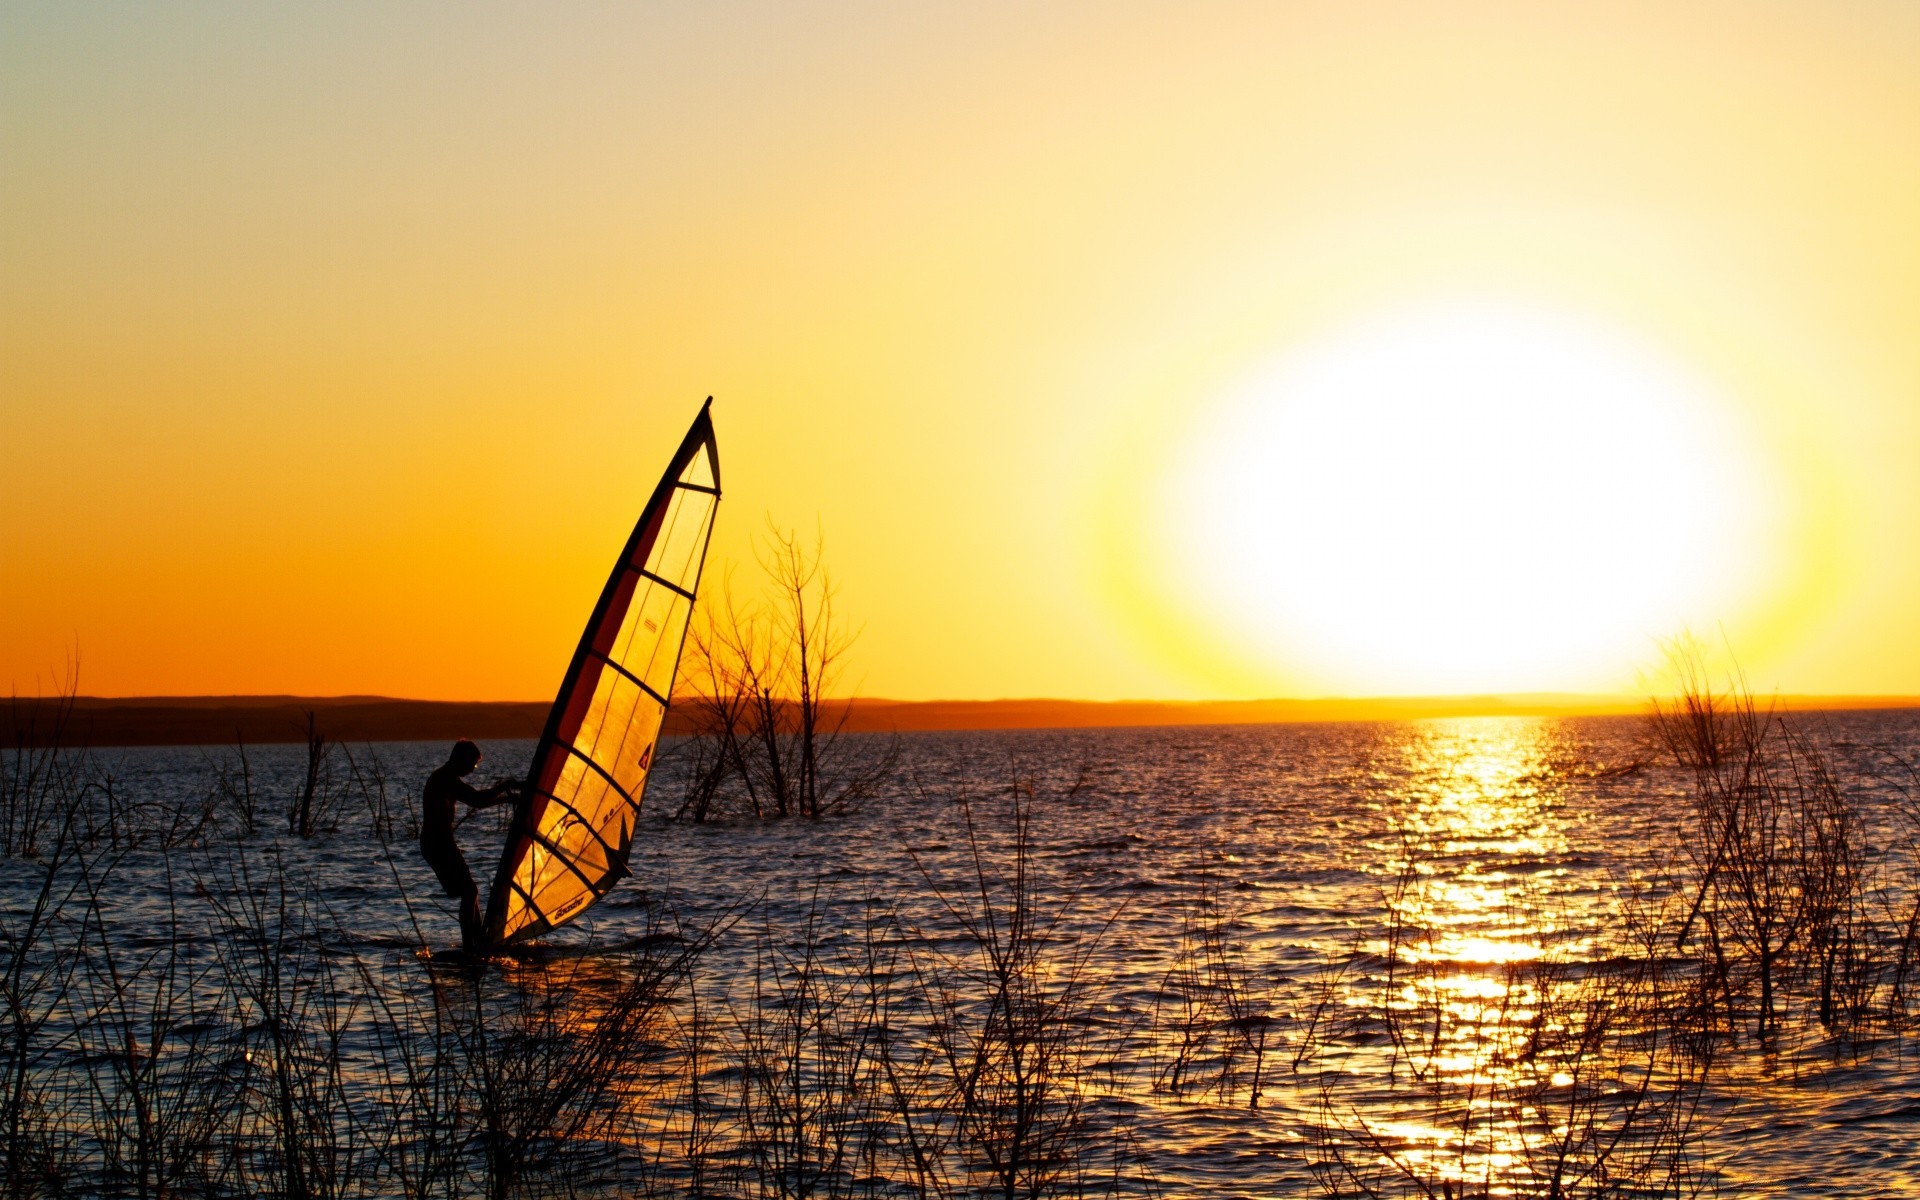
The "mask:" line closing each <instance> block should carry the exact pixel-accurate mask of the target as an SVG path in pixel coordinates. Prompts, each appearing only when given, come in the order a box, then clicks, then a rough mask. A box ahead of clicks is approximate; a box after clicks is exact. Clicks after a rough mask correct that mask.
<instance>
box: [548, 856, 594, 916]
mask: <svg viewBox="0 0 1920 1200" xmlns="http://www.w3.org/2000/svg"><path fill="white" fill-rule="evenodd" d="M532 896H533V902H534V904H535V905H536V906H538V907H539V909H540V911H541V912H543V913H545V914H547V919H548V920H549V921H552V922H553V923H554V924H556V925H557V924H559V923H560V922H562V921H564V920H566V919H567V918H568V917H571V916H573V915H574V914H575V913H577V912H579V911H580V909H582V908H584V907H586V906H587V905H588V904H591V903H592V902H593V901H595V900H598V899H599V898H600V893H599V891H597V890H595V889H593V888H590V887H588V886H587V885H586V884H585V883H583V882H581V879H580V877H579V876H578V875H575V874H574V873H573V872H572V871H569V870H567V868H566V867H565V866H564V865H563V864H561V863H560V862H558V861H554V862H552V864H551V867H550V870H549V873H548V875H547V876H546V877H545V878H543V879H541V880H540V881H539V884H538V886H536V887H535V888H534V890H533V892H532Z"/></svg>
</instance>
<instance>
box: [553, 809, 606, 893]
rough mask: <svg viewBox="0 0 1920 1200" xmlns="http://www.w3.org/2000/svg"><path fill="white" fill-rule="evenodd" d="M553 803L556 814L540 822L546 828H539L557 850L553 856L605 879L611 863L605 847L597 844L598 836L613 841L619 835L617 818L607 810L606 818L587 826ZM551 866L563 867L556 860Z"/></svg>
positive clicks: (575, 868)
mask: <svg viewBox="0 0 1920 1200" xmlns="http://www.w3.org/2000/svg"><path fill="white" fill-rule="evenodd" d="M554 807H555V808H557V809H559V816H558V817H557V819H555V820H554V821H552V822H551V823H547V822H542V824H543V825H546V828H545V829H543V830H541V836H542V837H544V838H545V839H546V840H547V841H548V842H550V843H552V845H553V846H554V847H555V849H556V850H557V851H558V853H557V854H556V856H555V857H556V858H560V859H564V860H566V862H567V863H571V864H572V866H573V869H574V870H577V871H579V872H580V874H582V875H585V876H586V877H587V878H588V879H593V880H601V879H605V878H606V877H607V874H608V873H609V872H610V871H612V870H613V865H614V864H613V860H612V859H611V858H610V857H608V854H607V848H606V847H605V846H603V845H602V844H601V840H602V839H603V838H605V839H606V840H607V841H613V840H615V839H616V838H618V837H619V835H620V820H619V819H618V818H617V817H614V816H613V814H611V813H609V814H606V816H607V818H608V819H607V820H605V821H603V822H596V824H595V825H594V826H589V825H588V824H586V822H584V821H582V820H581V819H580V818H579V817H577V816H575V815H574V814H572V813H570V812H568V811H566V810H565V809H563V808H559V806H558V805H555V806H554ZM603 829H604V831H603ZM555 866H556V867H558V868H560V869H561V870H565V869H566V868H565V866H564V865H563V864H560V863H555ZM551 873H552V872H549V874H551Z"/></svg>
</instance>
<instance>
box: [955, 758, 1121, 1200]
mask: <svg viewBox="0 0 1920 1200" xmlns="http://www.w3.org/2000/svg"><path fill="white" fill-rule="evenodd" d="M1033 801H1034V792H1033V788H1032V786H1031V785H1030V784H1016V785H1015V786H1014V787H1013V788H1012V789H1010V795H1009V803H1008V806H1007V811H1006V823H1007V826H1008V828H1007V832H1006V834H1005V840H1006V844H1005V845H1003V846H1000V847H997V848H996V849H997V853H990V852H989V849H988V846H987V840H986V835H985V832H984V831H983V830H982V829H981V827H980V824H979V822H978V821H977V820H976V819H975V816H974V811H973V806H972V803H971V801H970V800H969V799H968V798H967V797H966V796H965V795H962V796H961V797H959V799H958V807H959V810H960V815H961V820H962V823H963V827H964V831H965V835H966V839H967V847H968V860H969V862H970V864H971V879H970V880H969V881H968V890H967V891H966V892H964V893H963V892H959V891H957V890H952V891H950V890H947V889H945V888H943V887H942V886H941V885H940V884H939V883H938V882H937V881H935V880H934V879H932V878H931V877H930V876H929V877H928V883H929V886H930V887H931V888H932V890H933V892H934V894H935V895H936V897H937V898H938V900H939V902H940V904H941V906H942V907H943V908H944V909H945V910H946V914H947V916H948V918H949V919H950V920H951V922H952V923H953V925H954V926H956V927H957V928H958V929H959V930H960V932H961V934H962V935H963V937H962V941H961V950H960V951H959V952H958V953H949V952H944V951H941V950H939V949H938V948H937V945H936V946H935V947H934V948H933V955H932V957H931V959H930V960H929V961H928V962H927V963H926V964H925V965H924V966H923V967H922V971H923V972H924V974H923V975H922V979H923V981H924V984H925V986H926V989H927V996H928V999H929V1001H930V1003H931V1004H932V1007H933V1020H934V1023H933V1044H934V1047H935V1054H936V1060H937V1062H938V1063H939V1065H940V1066H941V1067H942V1068H943V1069H944V1071H945V1082H946V1084H947V1085H948V1086H949V1087H950V1088H951V1103H952V1104H953V1112H952V1116H951V1118H950V1121H951V1129H952V1132H953V1135H954V1138H955V1140H956V1142H957V1144H958V1157H959V1160H960V1167H961V1169H962V1172H963V1178H965V1179H966V1181H967V1184H968V1186H969V1188H970V1189H971V1190H974V1191H977V1192H978V1193H981V1194H987V1195H993V1196H999V1197H1003V1198H1004V1200H1015V1198H1016V1197H1039V1196H1052V1195H1074V1194H1081V1193H1083V1192H1084V1191H1085V1190H1086V1189H1088V1188H1089V1187H1096V1186H1102V1185H1101V1184H1099V1183H1097V1182H1096V1179H1095V1176H1097V1175H1098V1174H1099V1173H1100V1169H1099V1167H1098V1163H1099V1162H1100V1161H1101V1158H1102V1156H1101V1154H1100V1153H1099V1151H1100V1150H1101V1149H1102V1148H1103V1146H1104V1145H1105V1142H1106V1137H1107V1136H1110V1135H1113V1134H1114V1133H1116V1132H1117V1131H1116V1130H1114V1129H1111V1128H1104V1129H1103V1128H1102V1123H1101V1122H1100V1121H1099V1120H1098V1119H1096V1115H1095V1105H1094V1098H1095V1095H1096V1093H1097V1092H1099V1091H1100V1090H1101V1085H1102V1084H1103V1083H1110V1082H1111V1080H1110V1079H1103V1076H1106V1075H1107V1074H1108V1073H1109V1070H1110V1068H1111V1066H1112V1061H1111V1055H1112V1053H1113V1051H1112V1050H1111V1049H1110V1048H1109V1049H1106V1050H1104V1051H1103V1049H1102V1047H1101V1043H1100V1040H1099V1039H1098V1038H1097V1037H1096V1036H1095V1030H1096V1028H1097V1026H1098V1025H1099V1023H1100V1022H1099V1019H1098V1017H1097V1015H1096V1012H1095V1009H1096V997H1095V987H1096V984H1097V980H1096V979H1095V977H1094V974H1093V971H1092V968H1091V962H1092V958H1093V955H1094V954H1095V952H1096V951H1097V950H1098V948H1099V945H1100V943H1101V941H1102V939H1103V937H1104V932H1105V929H1106V928H1108V927H1110V926H1111V923H1112V921H1113V919H1114V918H1115V917H1117V915H1118V914H1117V913H1114V914H1110V915H1109V916H1108V918H1107V920H1106V922H1104V923H1103V924H1102V925H1101V926H1100V927H1099V928H1098V929H1097V930H1096V931H1095V932H1093V933H1088V934H1074V933H1071V932H1068V931H1067V929H1066V927H1065V922H1066V921H1067V919H1068V918H1069V917H1070V916H1072V915H1078V914H1070V913H1068V912H1065V911H1059V912H1053V913H1047V912H1045V911H1043V909H1042V907H1041V903H1040V895H1039V889H1038V883H1037V880H1036V879H1035V877H1034V865H1033V841H1032V822H1033ZM996 858H999V859H1002V860H1004V861H1005V862H1006V864H1007V865H1006V867H1005V868H1004V870H1002V869H996V868H995V867H994V866H993V865H992V864H993V862H994V860H995V859H996Z"/></svg>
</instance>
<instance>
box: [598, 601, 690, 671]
mask: <svg viewBox="0 0 1920 1200" xmlns="http://www.w3.org/2000/svg"><path fill="white" fill-rule="evenodd" d="M692 611H693V604H692V602H690V601H689V600H688V599H687V598H686V597H685V596H682V595H681V594H680V593H678V592H676V591H674V590H673V589H672V588H667V587H662V586H660V585H659V584H657V583H655V582H653V581H652V580H651V579H647V578H645V577H642V578H641V579H640V580H639V586H638V587H637V588H635V589H634V593H633V602H632V605H631V607H629V608H628V609H627V615H626V620H625V621H624V622H623V623H622V625H621V628H620V633H619V635H618V636H617V637H616V638H615V639H614V642H613V648H612V650H611V651H610V652H609V653H608V657H609V658H611V659H613V661H615V662H617V663H619V664H620V665H621V666H623V667H625V668H626V669H627V670H628V671H630V672H631V673H633V674H635V675H638V676H639V677H640V678H642V679H644V680H646V681H647V686H649V687H651V688H653V689H654V691H655V692H657V693H658V694H660V695H661V696H667V695H669V693H668V691H667V688H666V687H664V686H662V684H663V683H665V684H670V683H671V682H672V680H671V678H668V679H665V680H661V679H658V678H656V677H655V675H654V673H653V670H652V665H653V663H654V662H655V661H656V660H658V659H659V658H661V657H662V656H665V657H666V658H667V659H668V663H667V670H668V672H669V673H671V672H672V670H673V661H672V660H673V659H674V658H675V657H677V656H678V654H679V650H680V631H681V630H683V629H685V628H686V624H687V615H688V614H689V613H690V612H692Z"/></svg>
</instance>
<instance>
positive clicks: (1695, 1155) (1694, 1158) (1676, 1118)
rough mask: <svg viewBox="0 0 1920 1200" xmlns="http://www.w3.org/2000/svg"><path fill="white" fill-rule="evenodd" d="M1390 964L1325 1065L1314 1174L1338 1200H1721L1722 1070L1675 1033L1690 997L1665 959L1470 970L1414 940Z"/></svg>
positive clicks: (1411, 936)
mask: <svg viewBox="0 0 1920 1200" xmlns="http://www.w3.org/2000/svg"><path fill="white" fill-rule="evenodd" d="M1381 954H1382V958H1383V963H1382V967H1381V968H1379V969H1378V970H1377V971H1376V972H1375V973H1374V974H1371V975H1369V976H1366V977H1365V978H1363V979H1362V980H1361V981H1360V982H1359V983H1358V984H1357V985H1356V986H1355V987H1354V988H1353V989H1352V991H1351V992H1350V993H1349V996H1348V1001H1347V1002H1348V1004H1349V1005H1350V1012H1349V1017H1348V1020H1347V1022H1346V1023H1345V1026H1344V1028H1343V1029H1341V1030H1338V1031H1335V1032H1333V1033H1331V1034H1330V1035H1329V1036H1328V1038H1327V1040H1326V1042H1325V1043H1324V1044H1323V1045H1321V1046H1320V1047H1318V1048H1317V1054H1316V1062H1315V1066H1316V1069H1317V1070H1318V1072H1319V1074H1320V1089H1321V1111H1322V1115H1321V1120H1320V1121H1319V1123H1318V1124H1317V1126H1316V1128H1315V1130H1314V1131H1313V1133H1314V1137H1313V1141H1312V1155H1311V1158H1312V1162H1313V1166H1314V1169H1315V1172H1316V1176H1317V1178H1318V1179H1319V1181H1320V1183H1321V1186H1322V1188H1323V1190H1324V1191H1325V1192H1326V1193H1327V1194H1328V1195H1331V1196H1366V1197H1413V1196H1422V1197H1441V1196H1443V1197H1448V1198H1460V1200H1467V1198H1480V1197H1490V1196H1497V1195H1507V1196H1537V1197H1550V1198H1553V1200H1563V1198H1565V1200H1571V1198H1576V1197H1611V1196H1627V1195H1631V1196H1647V1197H1691V1196H1695V1195H1699V1194H1702V1193H1704V1192H1707V1191H1709V1190H1711V1187H1712V1180H1711V1178H1710V1175H1711V1172H1710V1170H1709V1168H1708V1165H1707V1164H1706V1162H1705V1142H1706V1132H1707V1130H1706V1125H1705V1122H1704V1121H1703V1120H1702V1119H1701V1106H1702V1103H1703V1099H1704V1089H1705V1086H1706V1082H1707V1078H1708V1072H1709V1069H1710V1066H1711V1061H1710V1059H1709V1058H1708V1057H1706V1056H1704V1055H1702V1054H1701V1053H1700V1047H1699V1046H1698V1045H1697V1044H1696V1043H1695V1042H1694V1041H1693V1040H1692V1039H1690V1038H1688V1037H1687V1036H1686V1035H1685V1032H1684V1029H1683V1028H1681V1027H1677V1026H1676V1024H1675V1022H1674V1020H1673V1016H1674V1014H1675V1013H1676V1012H1677V1011H1680V1010H1681V1009H1682V1007H1683V1003H1684V999H1685V997H1686V995H1687V989H1688V987H1689V981H1688V980H1687V979H1686V978H1685V977H1684V976H1680V975H1676V974H1675V973H1674V972H1672V971H1671V970H1670V969H1669V968H1668V967H1667V965H1666V964H1665V963H1664V962H1663V961H1662V960H1661V959H1660V958H1658V957H1647V958H1640V957H1633V956H1627V957H1620V958H1613V959H1609V960H1605V961H1600V962H1584V961H1579V960H1576V959H1570V958H1564V957H1559V956H1557V955H1556V954H1555V953H1554V952H1552V951H1551V950H1549V952H1547V953H1544V954H1542V955H1541V956H1540V957H1537V958H1521V959H1518V960H1515V961H1510V962H1504V963H1472V962H1465V961H1460V960H1458V959H1456V958H1453V957H1450V956H1449V955H1447V954H1446V953H1445V952H1444V951H1443V950H1442V948H1441V947H1440V946H1439V945H1438V943H1437V942H1436V940H1435V938H1434V935H1433V932H1432V931H1430V930H1425V929H1420V928H1417V927H1414V926H1412V925H1405V924H1403V925H1401V926H1399V927H1398V928H1397V931H1396V933H1395V935H1394V937H1392V938H1391V939H1390V940H1389V942H1388V944H1387V946H1386V947H1385V948H1384V950H1383V951H1382V952H1381ZM1388 964H1391V965H1388ZM1382 1042H1384V1043H1386V1045H1387V1046H1388V1047H1389V1049H1388V1050H1387V1051H1386V1053H1387V1054H1389V1055H1390V1057H1391V1060H1392V1061H1391V1063H1390V1064H1389V1065H1388V1066H1387V1068H1386V1069H1385V1071H1384V1074H1385V1075H1386V1079H1385V1080H1384V1081H1383V1080H1382V1078H1381V1075H1382V1073H1383V1071H1382V1067H1381V1065H1380V1064H1379V1063H1378V1062H1377V1061H1376V1060H1377V1059H1378V1057H1379V1055H1380V1054H1381V1052H1382V1051H1381V1050H1380V1044H1381V1043H1382ZM1402 1070H1403V1071H1404V1072H1405V1074H1406V1080H1405V1082H1404V1083H1401V1082H1398V1081H1397V1080H1396V1079H1395V1075H1396V1073H1397V1072H1399V1071H1402Z"/></svg>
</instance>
